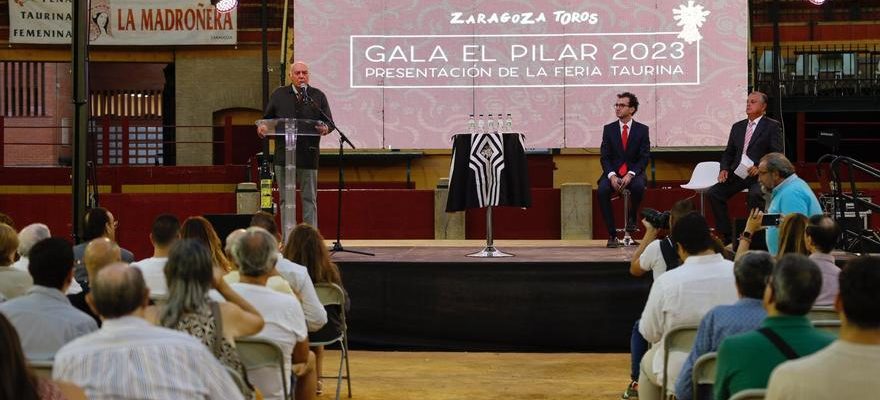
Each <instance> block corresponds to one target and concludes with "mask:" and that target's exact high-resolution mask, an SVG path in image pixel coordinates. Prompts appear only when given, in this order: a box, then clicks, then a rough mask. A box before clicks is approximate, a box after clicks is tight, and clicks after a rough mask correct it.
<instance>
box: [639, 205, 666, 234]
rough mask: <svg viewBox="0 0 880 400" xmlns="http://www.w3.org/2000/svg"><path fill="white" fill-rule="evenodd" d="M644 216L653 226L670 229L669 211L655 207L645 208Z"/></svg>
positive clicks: (643, 210)
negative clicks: (661, 210) (658, 209)
mask: <svg viewBox="0 0 880 400" xmlns="http://www.w3.org/2000/svg"><path fill="white" fill-rule="evenodd" d="M642 216H643V217H645V220H646V221H648V223H649V224H651V226H653V227H654V228H657V229H669V211H663V212H660V211H657V210H655V209H653V208H647V207H645V208H643V209H642Z"/></svg>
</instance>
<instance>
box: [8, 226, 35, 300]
mask: <svg viewBox="0 0 880 400" xmlns="http://www.w3.org/2000/svg"><path fill="white" fill-rule="evenodd" d="M17 249H18V234H16V233H15V229H12V227H11V226H9V225H6V224H0V294H2V295H3V296H4V297H6V298H7V299H12V298H15V297H18V296H21V295H23V294H24V293H25V292H26V291H27V290H28V289H29V288H30V287H31V285H33V284H34V280H33V279H31V276H30V274H28V273H27V272H26V271H19V270H17V269H15V268H12V263H13V262H14V261H15V251H16V250H17Z"/></svg>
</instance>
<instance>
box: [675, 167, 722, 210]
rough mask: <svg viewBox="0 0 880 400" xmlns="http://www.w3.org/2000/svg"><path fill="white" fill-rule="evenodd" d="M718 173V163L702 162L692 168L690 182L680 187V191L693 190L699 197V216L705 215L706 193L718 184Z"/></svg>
mask: <svg viewBox="0 0 880 400" xmlns="http://www.w3.org/2000/svg"><path fill="white" fill-rule="evenodd" d="M719 172H721V163H719V162H718V161H703V162H701V163H699V164H697V166H696V167H694V172H691V180H690V181H689V182H688V183H685V184H684V185H681V188H682V189H690V190H693V191H695V192H697V194H698V195H699V196H700V215H706V206H705V199H706V192H708V191H709V188H711V187H712V186H713V185H715V184H716V183H718V173H719Z"/></svg>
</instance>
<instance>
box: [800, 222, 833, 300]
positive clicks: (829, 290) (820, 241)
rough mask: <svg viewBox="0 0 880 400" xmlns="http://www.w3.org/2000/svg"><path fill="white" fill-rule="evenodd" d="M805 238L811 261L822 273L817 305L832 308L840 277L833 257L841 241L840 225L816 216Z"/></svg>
mask: <svg viewBox="0 0 880 400" xmlns="http://www.w3.org/2000/svg"><path fill="white" fill-rule="evenodd" d="M804 236H805V237H804V242H805V243H806V245H807V250H809V251H810V260H813V262H815V263H816V265H818V266H819V270H820V271H822V290H820V291H819V297H817V298H816V304H815V305H817V306H830V305H832V304H834V299H835V298H837V291H838V284H837V280H838V276H839V275H840V268H838V267H837V264H835V262H834V256H833V255H831V252H832V251H833V250H834V245H836V244H837V240H838V239H840V225H837V222H836V221H834V219H833V218H831V217H829V216H827V215H825V214H820V215H814V216H812V217H810V223H809V225H807V229H806V235H804Z"/></svg>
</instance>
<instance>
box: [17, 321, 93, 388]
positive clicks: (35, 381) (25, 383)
mask: <svg viewBox="0 0 880 400" xmlns="http://www.w3.org/2000/svg"><path fill="white" fill-rule="evenodd" d="M0 354H2V355H3V356H2V357H0V398H2V399H8V400H13V399H14V400H19V399H22V400H37V399H39V400H73V399H85V398H86V397H85V393H84V392H83V391H82V389H80V388H78V387H76V386H75V385H71V384H69V383H64V382H53V381H52V380H51V379H45V378H41V377H38V376H37V375H36V374H35V373H34V372H33V371H31V369H30V368H29V367H28V364H27V360H25V357H24V353H23V352H22V351H21V342H20V341H19V339H18V333H16V332H15V328H14V327H13V326H12V324H10V323H9V320H7V319H6V317H4V316H3V314H0Z"/></svg>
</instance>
